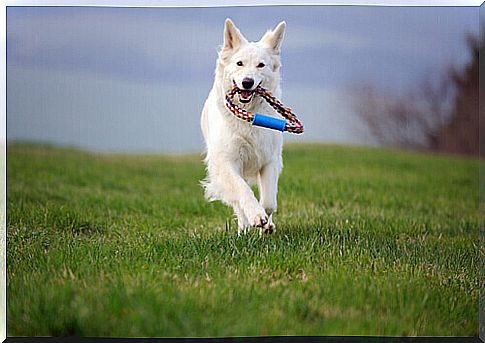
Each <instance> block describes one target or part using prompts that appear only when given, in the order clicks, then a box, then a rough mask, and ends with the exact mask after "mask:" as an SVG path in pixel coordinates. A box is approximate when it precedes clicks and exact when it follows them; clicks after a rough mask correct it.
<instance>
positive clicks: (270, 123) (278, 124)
mask: <svg viewBox="0 0 485 343" xmlns="http://www.w3.org/2000/svg"><path fill="white" fill-rule="evenodd" d="M253 125H255V126H261V127H266V128H268V129H274V130H279V131H285V126H286V120H284V119H278V118H273V117H268V116H264V115H262V114H259V113H255V114H254V118H253Z"/></svg>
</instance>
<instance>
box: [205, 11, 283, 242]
mask: <svg viewBox="0 0 485 343" xmlns="http://www.w3.org/2000/svg"><path fill="white" fill-rule="evenodd" d="M285 27H286V23H285V22H281V23H280V24H279V25H278V26H277V27H276V28H275V29H274V30H273V31H268V32H267V33H266V34H265V35H264V36H263V37H262V38H261V40H260V41H259V42H248V41H247V40H246V38H244V36H243V35H242V34H241V32H240V31H239V30H238V29H237V28H236V27H235V26H234V24H233V22H232V21H231V20H230V19H226V22H225V26H224V45H223V47H222V49H221V51H220V52H219V58H218V60H217V67H216V71H215V80H214V85H213V87H212V90H211V91H210V93H209V97H208V98H207V100H206V102H205V105H204V109H203V111H202V116H201V127H202V133H203V135H204V139H205V143H206V147H207V155H206V158H205V163H206V165H207V173H208V175H207V178H206V179H205V180H204V181H203V182H202V184H203V186H204V188H205V195H206V198H207V199H209V200H211V201H212V200H221V201H222V202H224V203H225V204H228V205H230V206H232V207H233V208H234V213H235V215H236V216H237V221H238V233H240V232H241V231H246V230H248V229H249V228H250V227H251V226H256V227H260V232H267V233H272V232H273V231H274V230H275V229H276V227H275V225H274V224H273V221H272V214H273V212H274V211H276V193H277V191H278V177H279V175H280V173H281V169H282V167H283V162H282V157H281V152H282V149H283V137H282V133H281V132H279V131H274V130H270V129H265V128H260V127H255V126H252V125H251V124H249V123H247V122H245V121H243V120H241V119H238V118H236V117H235V116H234V115H233V114H232V113H231V112H229V111H228V110H227V108H226V107H225V105H224V102H225V96H226V93H227V91H228V90H229V89H230V88H231V87H232V86H233V84H234V83H236V85H237V87H238V88H239V89H240V90H241V92H240V93H239V94H236V95H235V97H234V101H235V104H237V105H238V106H239V107H241V108H245V109H247V110H248V111H252V112H256V113H261V114H264V115H270V116H274V117H278V115H277V114H276V112H275V111H274V110H273V109H272V107H271V106H269V105H268V104H267V103H266V102H265V100H264V99H262V98H260V97H259V96H257V95H254V90H255V89H256V88H257V87H258V86H259V85H261V86H262V87H264V88H266V89H268V90H269V91H270V92H272V93H273V95H274V96H276V97H277V98H281V89H280V66H281V63H280V47H281V43H282V41H283V37H284V33H285ZM255 182H257V184H258V187H259V194H260V200H259V202H258V200H257V199H256V197H255V196H254V193H253V192H252V190H251V187H250V185H251V184H253V183H255Z"/></svg>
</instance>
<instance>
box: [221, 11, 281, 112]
mask: <svg viewBox="0 0 485 343" xmlns="http://www.w3.org/2000/svg"><path fill="white" fill-rule="evenodd" d="M285 27H286V23H285V22H284V21H282V22H281V23H279V24H278V26H276V28H275V29H274V30H272V31H271V30H270V31H268V32H266V34H265V35H264V36H263V37H262V38H261V40H259V41H258V42H248V41H247V39H246V38H244V36H243V35H242V34H241V32H240V31H239V30H238V29H237V28H236V26H235V25H234V23H233V22H232V21H231V20H230V19H226V22H225V25H224V45H223V47H222V49H221V51H220V53H219V67H218V68H219V69H218V72H219V73H220V74H221V75H222V83H223V84H222V86H223V87H224V91H227V90H228V89H229V88H231V87H232V86H233V84H234V83H236V85H237V87H238V88H239V89H240V90H241V92H240V93H239V94H237V95H236V97H237V98H235V99H236V100H237V101H238V102H240V103H241V104H243V105H249V104H250V103H251V101H252V100H253V97H254V90H255V89H256V88H257V87H258V86H260V85H261V86H262V87H264V88H266V89H268V90H270V91H274V90H275V88H276V87H277V85H278V84H279V79H280V66H281V62H280V51H281V50H280V49H281V43H282V41H283V37H284V35H285Z"/></svg>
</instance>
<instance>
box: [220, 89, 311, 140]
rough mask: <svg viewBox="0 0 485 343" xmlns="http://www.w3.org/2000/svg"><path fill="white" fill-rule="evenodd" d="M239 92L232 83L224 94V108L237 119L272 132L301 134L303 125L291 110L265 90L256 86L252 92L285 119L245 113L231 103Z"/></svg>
mask: <svg viewBox="0 0 485 343" xmlns="http://www.w3.org/2000/svg"><path fill="white" fill-rule="evenodd" d="M240 92H241V90H240V89H239V88H238V87H237V85H236V83H234V86H233V87H232V88H231V89H229V91H228V92H227V94H226V107H227V109H228V110H229V111H231V113H232V114H234V115H235V116H236V117H237V118H239V119H242V120H244V121H247V122H248V123H252V125H254V126H261V127H266V128H269V129H273V130H279V131H287V132H291V133H303V124H302V123H301V122H300V121H299V120H298V118H297V117H296V115H295V114H294V113H293V112H291V108H289V107H284V106H283V104H282V103H281V102H280V101H279V100H278V99H276V98H275V97H274V96H273V95H272V94H271V92H269V91H268V90H267V89H265V88H263V87H261V86H258V87H257V88H256V89H255V90H254V91H253V92H254V93H256V95H259V96H260V97H262V98H263V99H264V100H266V102H267V103H268V104H270V105H271V107H273V108H274V109H275V110H276V112H278V113H279V114H281V115H282V116H283V117H284V118H286V119H278V118H273V117H269V116H265V115H262V114H259V113H253V112H250V111H246V110H245V109H243V108H239V107H238V106H236V105H235V104H234V103H233V102H232V99H233V98H234V95H236V93H240Z"/></svg>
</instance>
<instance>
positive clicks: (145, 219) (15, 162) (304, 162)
mask: <svg viewBox="0 0 485 343" xmlns="http://www.w3.org/2000/svg"><path fill="white" fill-rule="evenodd" d="M284 161H285V167H284V170H283V174H282V176H281V179H280V187H279V195H278V198H279V209H278V212H277V214H275V222H276V224H277V225H278V226H279V231H278V232H277V233H276V234H275V235H270V236H262V237H260V236H259V234H258V232H257V231H255V230H253V231H252V232H250V233H249V234H247V235H243V236H241V237H239V238H238V237H237V225H236V223H235V220H234V219H233V218H232V213H231V211H230V209H229V208H227V207H225V206H223V205H221V204H220V203H207V202H205V201H204V199H203V192H202V189H201V188H200V186H199V183H198V181H199V180H201V179H202V178H203V177H204V167H203V165H202V162H201V156H194V155H192V156H155V155H153V156H139V155H138V156H130V155H116V154H113V155H107V154H106V155H105V154H91V153H86V152H81V151H77V150H73V149H59V148H54V147H48V146H41V145H27V144H15V145H9V146H8V155H7V173H8V174H7V177H8V180H7V192H8V196H7V244H8V249H7V261H8V270H7V275H8V294H7V296H8V303H7V304H8V305H7V311H8V312H7V313H8V327H7V329H8V334H9V335H13V336H14V335H81V336H115V337H119V336H136V337H140V336H158V337H168V336H170V337H178V336H188V337H207V336H210V337H216V336H257V335H392V336H396V335H410V336H414V335H431V336H433V335H450V336H451V335H465V336H471V335H477V332H478V301H479V240H478V237H479V235H478V233H479V227H480V225H481V217H480V216H479V212H478V203H479V187H478V179H479V162H478V161H477V160H472V159H460V158H456V157H445V156H434V155H427V154H414V153H406V152H399V151H386V150H380V149H368V148H357V147H339V146H324V145H289V146H287V147H285V153H284Z"/></svg>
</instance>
